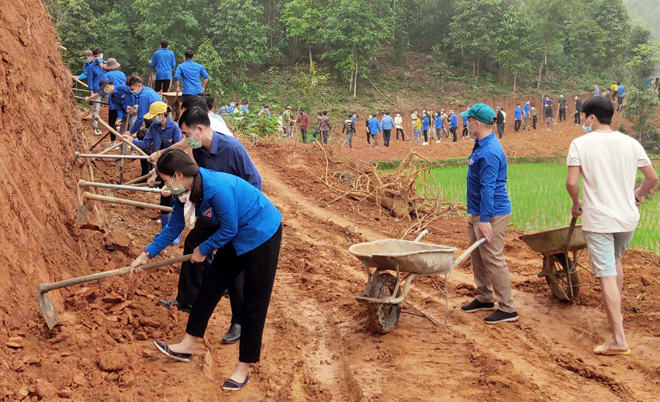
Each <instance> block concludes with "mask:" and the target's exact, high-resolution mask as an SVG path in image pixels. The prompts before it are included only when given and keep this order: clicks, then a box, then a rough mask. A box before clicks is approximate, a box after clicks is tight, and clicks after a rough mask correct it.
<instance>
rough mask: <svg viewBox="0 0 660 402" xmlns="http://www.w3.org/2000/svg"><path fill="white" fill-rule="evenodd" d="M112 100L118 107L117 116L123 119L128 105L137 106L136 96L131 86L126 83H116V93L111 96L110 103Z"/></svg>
mask: <svg viewBox="0 0 660 402" xmlns="http://www.w3.org/2000/svg"><path fill="white" fill-rule="evenodd" d="M110 102H112V104H113V105H114V106H115V108H116V109H117V118H118V119H119V120H121V119H123V118H124V116H125V115H126V107H127V106H135V97H134V96H133V93H132V92H131V88H129V87H127V86H126V85H121V86H116V85H115V93H113V94H112V95H111V96H110V99H109V101H108V103H110Z"/></svg>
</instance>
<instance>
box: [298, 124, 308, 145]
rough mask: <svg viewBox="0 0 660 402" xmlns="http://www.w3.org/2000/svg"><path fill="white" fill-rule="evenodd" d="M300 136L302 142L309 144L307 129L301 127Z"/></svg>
mask: <svg viewBox="0 0 660 402" xmlns="http://www.w3.org/2000/svg"><path fill="white" fill-rule="evenodd" d="M300 136H301V137H302V142H303V143H307V129H306V128H302V127H300Z"/></svg>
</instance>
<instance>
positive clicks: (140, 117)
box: [131, 86, 163, 134]
mask: <svg viewBox="0 0 660 402" xmlns="http://www.w3.org/2000/svg"><path fill="white" fill-rule="evenodd" d="M133 96H134V97H135V98H136V103H137V105H138V111H137V119H136V120H135V123H134V124H133V127H131V134H133V133H135V132H137V131H138V130H139V129H140V127H142V123H144V115H145V114H147V113H149V106H151V104H152V103H154V102H162V101H163V100H162V99H161V98H160V95H158V94H157V93H156V91H154V90H153V89H151V88H149V87H147V86H143V87H142V91H140V93H139V94H138V95H137V96H135V95H133Z"/></svg>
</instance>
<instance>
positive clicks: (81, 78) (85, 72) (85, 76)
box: [78, 60, 89, 84]
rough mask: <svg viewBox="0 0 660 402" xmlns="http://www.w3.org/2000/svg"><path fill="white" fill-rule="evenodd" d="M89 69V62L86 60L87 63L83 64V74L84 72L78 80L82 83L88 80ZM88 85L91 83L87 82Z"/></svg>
mask: <svg viewBox="0 0 660 402" xmlns="http://www.w3.org/2000/svg"><path fill="white" fill-rule="evenodd" d="M88 67H89V60H85V62H84V63H83V72H82V74H80V75H79V76H78V79H79V80H80V81H82V80H84V79H85V78H87V68H88ZM87 84H89V81H87Z"/></svg>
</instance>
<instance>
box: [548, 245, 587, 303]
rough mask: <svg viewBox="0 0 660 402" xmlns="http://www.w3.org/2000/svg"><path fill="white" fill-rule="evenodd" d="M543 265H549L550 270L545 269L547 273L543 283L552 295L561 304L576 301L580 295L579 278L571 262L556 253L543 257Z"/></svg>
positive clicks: (561, 254)
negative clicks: (545, 283)
mask: <svg viewBox="0 0 660 402" xmlns="http://www.w3.org/2000/svg"><path fill="white" fill-rule="evenodd" d="M544 264H549V268H550V269H548V267H546V269H545V271H546V272H548V275H546V277H545V281H546V282H547V283H548V286H549V287H550V290H551V291H552V294H553V295H555V297H557V298H558V299H559V300H561V301H563V302H570V301H573V300H575V299H577V297H578V295H579V294H580V277H579V276H578V272H577V270H576V269H575V266H574V264H573V261H571V259H570V258H568V256H567V255H566V254H564V253H558V254H553V255H550V256H547V257H545V258H544ZM569 270H570V271H571V272H570V274H569ZM569 278H570V282H569Z"/></svg>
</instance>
